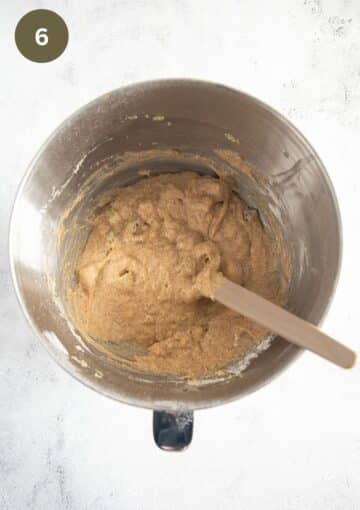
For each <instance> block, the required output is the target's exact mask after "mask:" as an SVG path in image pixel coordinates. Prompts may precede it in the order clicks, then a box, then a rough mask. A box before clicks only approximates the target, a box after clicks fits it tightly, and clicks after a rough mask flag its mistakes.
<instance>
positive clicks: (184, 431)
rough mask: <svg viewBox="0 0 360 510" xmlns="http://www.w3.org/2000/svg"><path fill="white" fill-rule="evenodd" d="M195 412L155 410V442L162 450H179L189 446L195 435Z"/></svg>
mask: <svg viewBox="0 0 360 510" xmlns="http://www.w3.org/2000/svg"><path fill="white" fill-rule="evenodd" d="M193 425H194V413H193V412H192V411H182V412H171V413H170V412H167V411H154V415H153V433H154V440H155V443H156V444H157V446H158V447H159V448H161V450H166V451H172V452H175V451H176V452H179V451H181V450H184V449H185V448H187V447H188V446H189V444H190V443H191V440H192V435H193Z"/></svg>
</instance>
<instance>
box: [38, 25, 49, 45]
mask: <svg viewBox="0 0 360 510" xmlns="http://www.w3.org/2000/svg"><path fill="white" fill-rule="evenodd" d="M35 41H36V44H38V45H39V46H46V45H47V43H48V42H49V37H48V35H47V28H38V29H37V30H36V32H35Z"/></svg>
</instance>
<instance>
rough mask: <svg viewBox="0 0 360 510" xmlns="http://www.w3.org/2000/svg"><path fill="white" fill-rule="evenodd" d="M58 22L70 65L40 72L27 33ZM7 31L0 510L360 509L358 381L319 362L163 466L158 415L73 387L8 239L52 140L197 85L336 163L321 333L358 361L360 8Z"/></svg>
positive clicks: (250, 1) (213, 424)
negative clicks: (159, 94)
mask: <svg viewBox="0 0 360 510" xmlns="http://www.w3.org/2000/svg"><path fill="white" fill-rule="evenodd" d="M39 7H48V8H52V9H54V10H56V11H58V12H59V13H60V14H61V15H62V16H63V17H64V19H65V20H66V22H67V24H68V26H69V30H70V42H69V46H68V48H67V50H66V51H65V53H64V54H63V55H62V56H61V57H60V58H59V59H58V60H56V61H55V62H53V63H50V64H33V63H31V62H28V61H27V60H25V59H24V58H23V57H22V56H21V55H20V54H19V53H18V51H17V49H16V47H15V44H14V40H13V33H14V29H15V26H16V23H17V21H18V20H19V18H20V17H21V16H22V15H23V14H24V13H25V12H27V11H28V10H30V9H32V8H39ZM0 9H1V13H0V51H1V62H2V77H1V81H0V92H1V94H0V112H1V117H0V128H1V133H0V134H1V138H0V139H1V184H0V211H1V217H0V220H1V221H0V239H1V243H0V250H1V258H0V278H1V280H0V296H1V307H0V315H1V319H0V338H1V342H0V356H1V363H0V509H1V510H23V509H27V508H29V509H39V510H42V509H44V510H48V509H51V510H60V509H65V510H70V509H71V510H82V509H92V510H102V509H121V510H132V509H134V510H135V509H139V510H140V509H147V510H172V509H187V508H207V509H214V510H215V509H224V508H242V509H246V510H255V509H256V510H257V509H261V508H266V509H267V510H304V509H307V510H312V509H314V510H315V509H316V510H337V509H339V510H356V509H359V508H360V406H359V397H360V369H359V368H356V369H355V370H354V371H352V372H343V371H340V369H337V368H335V367H333V366H330V365H328V364H326V363H324V362H322V361H320V360H318V359H316V358H315V357H314V356H312V355H310V354H305V355H304V356H303V357H302V359H300V361H298V362H297V363H296V364H295V365H294V366H293V367H291V369H289V370H288V371H287V372H286V373H285V374H284V375H282V376H281V377H280V378H278V379H277V380H276V381H274V382H273V383H272V384H271V385H269V386H267V387H266V388H264V389H263V390H261V391H259V392H258V393H256V394H254V395H252V396H251V397H247V398H245V399H244V400H241V401H238V402H235V403H233V404H229V405H227V406H224V407H220V408H215V409H211V410H207V411H202V412H199V413H197V415H196V429H195V437H194V440H193V444H192V446H191V448H190V449H189V450H188V451H187V452H186V453H182V454H168V453H164V452H161V451H159V450H158V449H156V447H155V446H154V444H153V442H152V438H151V413H150V412H148V411H144V410H141V409H135V408H131V407H127V406H125V405H121V404H118V403H116V402H113V401H111V400H108V399H106V398H104V397H102V396H100V395H97V394H96V393H94V392H92V391H90V390H88V389H86V388H85V387H83V386H82V385H80V384H79V383H77V382H76V381H75V380H72V379H71V378H70V376H68V375H67V374H65V373H64V372H63V371H62V370H61V369H60V368H58V367H57V366H56V365H55V363H54V362H53V361H52V360H51V359H50V358H49V357H48V355H47V354H46V353H45V351H44V350H43V349H42V347H41V346H40V345H39V343H38V342H37V340H36V339H35V338H33V336H32V334H31V333H30V330H29V328H28V326H27V324H26V323H25V321H24V319H23V317H22V315H21V312H20V310H19V307H18V305H17V303H16V300H15V297H14V292H13V289H12V285H11V280H10V275H9V269H8V260H7V229H8V219H9V212H10V208H11V204H12V202H13V199H14V194H15V190H16V187H17V185H18V183H19V180H20V179H21V176H22V175H23V173H24V171H25V169H26V166H27V164H28V163H29V161H30V159H31V158H32V156H33V154H34V153H35V151H36V150H37V148H38V147H39V145H40V144H41V143H42V141H43V140H44V139H45V138H46V137H47V135H48V134H49V133H50V132H51V131H52V130H53V129H54V128H55V127H56V126H57V125H58V123H60V121H62V120H63V119H64V118H65V117H66V116H68V115H69V114H70V113H71V112H72V111H73V110H75V109H76V108H78V107H79V106H81V105H82V104H83V103H85V102H87V101H89V100H90V99H92V98H94V97H96V96H97V95H99V94H101V93H103V92H105V91H107V90H110V89H113V88H116V87H119V86H121V85H124V84H128V83H131V82H134V81H139V80H145V79H150V78H157V77H169V76H171V77H196V78H201V79H208V80H213V81H219V82H223V83H225V84H227V85H230V86H233V87H237V88H241V89H243V90H245V91H248V92H250V93H252V94H254V95H256V96H258V97H260V98H262V99H263V100H265V101H266V102H268V103H270V104H271V105H272V106H274V107H275V108H277V109H278V110H280V111H281V112H282V113H284V114H285V115H287V116H288V117H289V118H290V119H291V120H292V121H293V122H294V123H295V124H296V125H297V126H298V127H299V128H300V129H301V130H302V131H303V133H304V134H305V135H306V136H307V137H308V138H309V139H310V140H311V142H312V143H313V145H314V146H315V148H316V149H317V150H318V152H319V153H320V155H321V157H322V158H323V160H324V162H325V164H326V165H327V168H328V170H329V173H330V176H331V179H332V181H333V183H334V185H335V188H336V190H337V194H338V198H339V202H340V208H341V213H342V218H343V224H344V256H343V267H342V273H341V278H340V282H339V286H338V290H337V293H336V297H335V299H334V302H333V305H332V307H331V310H330V312H329V315H328V317H327V319H326V321H325V324H324V327H325V329H326V330H327V331H328V332H329V333H330V334H332V335H334V336H337V337H339V338H340V339H343V340H344V341H346V342H348V343H349V344H350V345H352V346H353V347H355V348H356V347H357V348H359V347H360V339H359V325H358V322H357V320H358V317H359V297H358V295H359V293H358V288H357V287H358V286H359V285H360V270H359V261H360V245H359V222H360V193H359V142H360V139H359V135H360V2H359V0H272V1H267V0H257V1H255V0H237V1H236V0H222V1H221V2H219V1H216V0H142V1H140V0H117V1H110V0H105V1H104V0H103V1H100V0H92V1H87V2H79V1H78V2H75V1H70V0H63V1H60V0H52V1H51V2H43V1H40V0H39V1H36V0H34V1H32V2H29V1H28V0H17V1H13V2H10V1H8V2H2V5H1V8H0Z"/></svg>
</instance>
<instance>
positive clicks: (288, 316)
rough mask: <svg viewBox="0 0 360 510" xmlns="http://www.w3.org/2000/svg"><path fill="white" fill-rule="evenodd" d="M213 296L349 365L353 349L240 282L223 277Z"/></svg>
mask: <svg viewBox="0 0 360 510" xmlns="http://www.w3.org/2000/svg"><path fill="white" fill-rule="evenodd" d="M214 297H215V299H216V300H217V301H219V302H220V303H222V304H223V305H225V306H227V307H229V308H231V309H232V310H235V311H236V312H239V313H241V314H242V315H245V316H246V317H249V319H252V320H253V321H255V322H257V323H258V324H261V325H262V326H264V327H266V328H268V329H270V330H271V331H273V332H274V333H277V334H278V335H280V336H282V337H284V338H286V340H288V341H289V342H292V343H293V344H296V345H299V346H300V347H304V348H305V349H308V350H309V351H312V352H314V353H315V354H318V355H319V356H322V357H323V358H325V359H327V360H329V361H332V362H333V363H335V364H336V365H339V366H340V367H343V368H352V367H353V366H354V365H355V362H356V353H355V352H354V351H352V350H351V349H349V348H348V347H346V346H345V345H343V344H341V343H340V342H338V341H337V340H334V339H333V338H331V337H329V336H328V335H325V333H322V332H321V331H320V329H318V328H317V327H315V326H313V325H312V324H310V323H309V322H306V321H304V320H303V319H300V318H299V317H296V315H293V314H292V313H290V312H288V311H287V310H284V309H283V308H281V307H280V306H277V305H274V304H273V303H270V301H267V300H266V299H264V298H262V297H260V296H258V295H257V294H255V293H254V292H251V291H249V290H247V289H245V288H244V287H242V286H241V285H237V284H236V283H233V282H231V281H229V280H226V279H225V280H224V281H223V283H221V284H220V285H219V286H218V287H217V288H216V291H215V294H214Z"/></svg>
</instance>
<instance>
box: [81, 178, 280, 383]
mask: <svg viewBox="0 0 360 510" xmlns="http://www.w3.org/2000/svg"><path fill="white" fill-rule="evenodd" d="M284 250H285V248H284V245H283V241H282V239H281V238H280V237H279V235H272V234H271V233H270V232H268V231H267V230H266V229H265V228H264V227H263V224H262V222H261V219H260V217H259V214H258V212H257V211H256V210H255V209H252V208H249V207H248V206H247V205H246V204H245V203H244V202H242V200H241V199H240V198H239V197H238V195H236V194H235V193H233V192H232V190H231V188H230V186H229V184H228V183H227V182H225V181H223V180H222V179H215V178H213V177H209V176H199V175H198V174H196V173H193V172H179V173H175V174H163V175H160V176H156V177H149V178H144V179H142V180H140V181H139V182H137V183H136V184H134V185H132V186H129V187H125V188H121V189H119V190H118V191H117V193H116V195H115V197H113V198H112V200H111V201H110V203H108V204H107V205H106V206H104V207H103V208H102V209H101V211H100V213H99V214H98V215H97V216H96V217H95V219H94V220H93V228H92V230H91V232H90V235H89V238H88V241H87V243H86V246H85V248H84V251H83V253H82V254H81V257H80V259H79V262H78V265H77V269H76V273H77V282H78V283H77V285H76V288H75V290H74V291H73V292H72V294H71V301H72V310H73V311H72V318H73V320H74V322H75V324H76V326H77V327H78V329H79V330H80V331H81V332H82V333H84V334H85V335H87V336H89V337H91V339H92V340H93V342H95V343H96V342H97V339H98V340H99V342H100V340H101V342H102V344H104V342H105V343H109V345H110V344H111V345H115V344H116V345H121V344H122V343H124V344H127V345H134V346H135V347H136V349H137V352H138V354H137V355H135V357H134V360H133V361H132V364H133V366H134V367H136V368H138V369H140V370H143V371H146V372H151V373H157V374H159V373H163V374H164V373H167V374H175V375H182V376H185V377H186V378H190V379H191V378H195V379H197V378H202V377H205V376H208V375H211V374H214V373H216V372H217V371H219V370H221V369H222V368H223V367H225V366H226V365H227V364H229V363H231V362H233V361H234V360H238V359H241V358H244V357H245V356H247V355H248V353H249V352H251V351H252V350H253V349H254V348H255V347H256V346H258V345H260V344H261V342H263V340H264V338H266V337H267V336H268V335H269V332H268V331H267V330H266V329H264V328H262V327H261V326H258V325H257V324H255V323H253V322H252V321H250V320H249V319H247V318H246V317H243V316H241V315H239V314H237V313H235V312H233V311H231V310H229V309H227V308H225V307H224V306H222V305H221V304H219V303H217V302H214V301H213V300H212V296H213V291H214V289H215V288H216V285H218V284H219V282H221V279H222V278H223V276H226V277H227V278H228V279H229V280H232V281H234V282H236V283H239V284H241V285H244V286H245V287H246V288H248V289H250V290H252V291H254V292H256V293H258V294H260V295H261V296H263V297H265V298H267V299H269V300H271V301H272V302H274V303H277V304H279V305H283V304H284V303H285V301H286V297H287V292H288V268H287V267H284V263H283V261H284V260H285V259H286V257H284V256H283V252H284ZM285 266H286V264H285Z"/></svg>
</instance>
